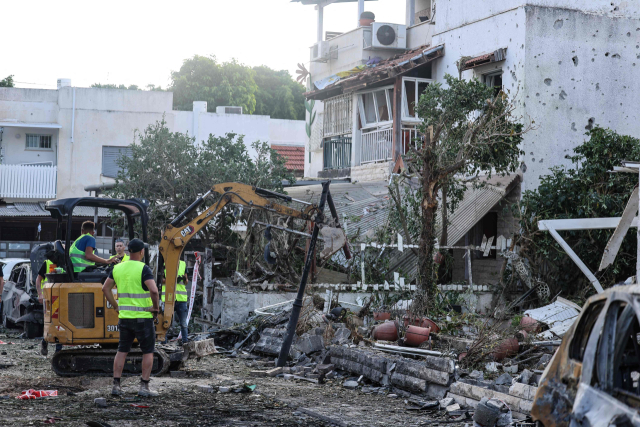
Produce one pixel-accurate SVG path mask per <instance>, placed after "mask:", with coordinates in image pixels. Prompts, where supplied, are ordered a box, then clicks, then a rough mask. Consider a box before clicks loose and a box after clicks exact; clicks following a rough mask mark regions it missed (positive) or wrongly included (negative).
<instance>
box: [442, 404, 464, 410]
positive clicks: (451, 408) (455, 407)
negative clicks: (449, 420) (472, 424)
mask: <svg viewBox="0 0 640 427" xmlns="http://www.w3.org/2000/svg"><path fill="white" fill-rule="evenodd" d="M460 409H461V408H460V405H459V404H457V403H453V404H451V405H449V406H447V407H446V408H445V410H446V411H447V412H454V411H459V410H460Z"/></svg>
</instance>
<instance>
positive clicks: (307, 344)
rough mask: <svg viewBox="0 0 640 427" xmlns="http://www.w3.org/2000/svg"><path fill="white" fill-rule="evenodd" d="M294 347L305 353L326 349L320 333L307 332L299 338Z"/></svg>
mask: <svg viewBox="0 0 640 427" xmlns="http://www.w3.org/2000/svg"><path fill="white" fill-rule="evenodd" d="M294 348H295V349H296V350H298V351H299V352H300V353H304V354H311V353H315V352H316V351H321V350H324V339H323V338H322V336H320V335H308V334H305V335H303V336H301V337H300V338H299V339H298V342H297V343H296V344H295V346H294Z"/></svg>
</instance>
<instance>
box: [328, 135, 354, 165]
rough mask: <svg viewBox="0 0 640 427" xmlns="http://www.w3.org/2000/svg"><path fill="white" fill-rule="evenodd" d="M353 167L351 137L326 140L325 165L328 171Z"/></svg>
mask: <svg viewBox="0 0 640 427" xmlns="http://www.w3.org/2000/svg"><path fill="white" fill-rule="evenodd" d="M350 167H351V137H350V136H345V137H342V138H332V139H325V141H324V165H323V168H324V169H325V170H326V169H343V168H350Z"/></svg>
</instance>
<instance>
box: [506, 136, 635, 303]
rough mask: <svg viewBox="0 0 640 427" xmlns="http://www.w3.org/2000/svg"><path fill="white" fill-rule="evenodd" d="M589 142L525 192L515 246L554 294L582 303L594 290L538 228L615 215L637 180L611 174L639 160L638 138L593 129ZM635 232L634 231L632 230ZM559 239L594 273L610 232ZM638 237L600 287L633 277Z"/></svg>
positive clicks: (630, 237)
mask: <svg viewBox="0 0 640 427" xmlns="http://www.w3.org/2000/svg"><path fill="white" fill-rule="evenodd" d="M586 135H588V137H589V139H588V140H587V141H585V142H584V143H583V144H582V145H580V146H578V147H576V148H575V149H574V155H573V156H567V158H568V159H569V160H571V163H572V164H573V166H572V167H570V168H565V167H555V168H552V169H551V173H549V174H548V175H544V176H541V177H540V185H539V186H538V188H537V189H536V190H534V191H526V192H525V193H524V194H523V195H522V201H521V202H520V205H519V206H518V208H519V214H520V227H521V230H522V233H521V235H520V236H519V238H518V240H517V243H518V245H519V247H520V254H521V255H522V256H524V257H525V258H527V260H528V261H529V265H530V266H531V267H532V269H533V270H534V271H535V273H536V275H540V276H541V278H542V280H544V281H545V282H546V283H547V284H548V285H549V286H550V287H551V289H552V291H553V292H555V293H557V292H559V291H562V292H563V295H571V294H573V295H577V296H578V297H579V298H580V299H583V298H584V297H586V296H588V294H589V293H591V292H593V291H594V289H593V287H592V286H591V284H590V282H589V281H588V280H587V278H586V277H585V276H584V274H583V273H582V272H581V271H580V270H579V269H578V267H577V266H576V265H575V263H574V262H573V261H572V260H571V258H569V256H568V255H567V254H566V252H565V251H564V250H563V249H562V248H561V247H560V246H559V245H558V243H557V242H556V241H555V240H554V239H553V238H552V237H551V236H550V235H549V232H546V231H540V230H539V229H538V221H540V220H545V219H570V218H608V217H619V216H621V215H622V212H623V211H624V208H625V206H626V204H627V201H628V200H629V196H630V195H631V192H632V191H633V188H634V187H635V185H636V184H637V183H638V176H637V175H634V174H628V173H610V172H609V171H612V170H613V167H614V166H620V165H621V164H622V161H623V160H636V159H640V140H639V139H637V138H633V137H630V136H623V135H619V134H617V133H615V132H613V131H611V130H609V129H602V128H594V129H592V130H590V131H589V132H588V133H587V134H586ZM632 230H633V229H632ZM562 234H563V238H564V239H565V240H566V241H567V243H568V244H569V246H571V248H572V249H573V250H574V251H575V252H576V254H577V255H578V256H579V257H580V259H581V260H582V261H583V262H584V263H585V264H586V265H587V266H588V267H589V269H590V270H591V271H597V269H598V267H599V265H600V260H601V259H602V255H603V253H604V248H605V247H606V245H607V242H608V240H609V238H610V237H611V234H612V230H584V231H571V232H563V233H562ZM636 242H637V238H636V233H635V232H632V231H630V232H628V233H627V235H626V237H625V239H624V240H623V244H622V247H621V248H620V250H619V252H618V256H617V257H616V260H615V262H614V263H613V264H612V265H610V266H609V267H607V268H606V269H604V270H603V271H601V272H599V273H596V275H597V276H598V280H599V281H600V283H601V284H602V286H603V287H604V288H607V287H610V286H612V285H613V284H615V283H618V282H621V281H624V280H625V279H627V278H628V277H630V276H633V275H635V267H636V258H637V256H636V255H637V254H636Z"/></svg>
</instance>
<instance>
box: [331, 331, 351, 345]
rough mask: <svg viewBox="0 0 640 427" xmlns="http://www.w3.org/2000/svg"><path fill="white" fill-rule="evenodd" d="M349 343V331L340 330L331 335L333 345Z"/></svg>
mask: <svg viewBox="0 0 640 427" xmlns="http://www.w3.org/2000/svg"><path fill="white" fill-rule="evenodd" d="M349 341H351V331H350V330H349V329H347V328H340V329H338V330H337V331H335V333H334V335H333V340H331V342H332V343H333V344H337V345H342V344H346V343H348V342H349Z"/></svg>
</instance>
